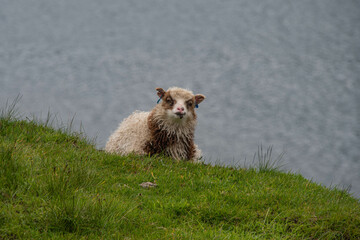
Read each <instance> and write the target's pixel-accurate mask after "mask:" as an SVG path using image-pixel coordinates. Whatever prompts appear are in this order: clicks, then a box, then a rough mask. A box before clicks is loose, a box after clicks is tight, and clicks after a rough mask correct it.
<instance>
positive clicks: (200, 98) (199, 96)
mask: <svg viewBox="0 0 360 240" xmlns="http://www.w3.org/2000/svg"><path fill="white" fill-rule="evenodd" d="M204 99H205V96H204V95H202V94H196V95H195V104H196V105H198V104H199V103H201V102H202V101H204Z"/></svg>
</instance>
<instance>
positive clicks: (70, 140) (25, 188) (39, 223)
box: [0, 106, 360, 239]
mask: <svg viewBox="0 0 360 240" xmlns="http://www.w3.org/2000/svg"><path fill="white" fill-rule="evenodd" d="M9 109H12V110H13V107H11V106H10V108H9ZM9 109H8V110H9ZM8 110H7V111H6V110H3V112H2V116H1V119H0V239H360V203H359V201H358V200H356V199H355V198H353V197H351V196H350V195H349V194H348V193H347V191H344V190H338V189H335V188H334V189H327V188H325V187H323V186H320V185H318V184H316V183H314V182H312V181H310V180H307V179H305V178H303V177H302V176H300V175H296V174H291V173H283V172H280V171H278V170H277V169H276V167H275V166H274V165H273V164H272V163H269V162H270V161H271V150H270V152H269V150H268V151H267V152H266V153H264V152H263V151H262V149H259V152H258V159H259V166H258V168H249V169H243V168H231V167H222V166H211V165H206V164H193V163H190V162H183V161H174V160H172V159H169V158H165V157H162V156H158V157H143V156H126V157H121V156H116V155H112V154H107V153H105V152H103V151H99V150H97V149H96V148H95V147H94V145H93V144H91V142H89V141H88V140H86V139H85V138H84V137H82V136H81V134H77V133H71V132H69V131H65V130H66V128H63V130H55V129H54V128H51V127H48V126H46V125H48V124H40V123H39V122H38V121H29V120H27V121H24V120H19V119H17V118H16V117H14V112H12V113H10V114H8V113H9V111H8ZM46 122H49V121H48V120H47V121H46ZM147 181H151V182H155V183H156V184H157V187H154V188H149V189H145V188H142V187H141V186H139V184H141V183H142V182H147Z"/></svg>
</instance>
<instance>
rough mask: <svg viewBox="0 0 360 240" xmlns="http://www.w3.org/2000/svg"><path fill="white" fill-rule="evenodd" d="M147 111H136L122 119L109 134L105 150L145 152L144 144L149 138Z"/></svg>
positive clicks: (113, 151) (119, 152) (120, 152)
mask: <svg viewBox="0 0 360 240" xmlns="http://www.w3.org/2000/svg"><path fill="white" fill-rule="evenodd" d="M148 116H149V112H140V111H136V112H134V113H133V114H131V115H130V116H129V117H127V118H126V119H124V120H123V121H122V122H121V123H120V125H119V127H118V129H117V130H116V131H115V132H114V133H113V134H112V135H111V136H110V138H109V141H108V142H107V143H106V146H105V151H107V152H112V153H118V154H123V155H124V154H129V153H135V154H145V152H144V150H143V149H144V146H145V143H146V142H147V141H148V140H149V138H150V132H149V128H148V125H147V118H148Z"/></svg>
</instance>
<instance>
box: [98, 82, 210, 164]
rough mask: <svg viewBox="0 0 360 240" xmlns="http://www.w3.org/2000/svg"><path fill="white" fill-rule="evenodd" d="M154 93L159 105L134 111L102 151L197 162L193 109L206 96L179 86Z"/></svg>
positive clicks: (199, 156) (197, 153)
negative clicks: (141, 110)
mask: <svg viewBox="0 0 360 240" xmlns="http://www.w3.org/2000/svg"><path fill="white" fill-rule="evenodd" d="M156 91H157V95H158V96H159V97H160V99H159V101H160V100H162V102H161V103H160V104H157V105H156V106H155V107H154V108H153V109H152V110H151V111H150V112H140V111H135V112H134V113H132V114H131V115H130V116H129V117H127V118H126V119H124V120H123V121H122V122H121V123H120V125H119V127H118V129H117V130H116V131H115V132H114V133H113V134H112V135H111V136H110V137H109V140H108V142H107V143H106V146H105V151H106V152H109V153H117V154H120V155H127V154H130V153H134V154H138V155H150V156H152V155H154V154H164V155H166V156H169V157H172V158H174V159H177V160H192V161H198V160H199V159H200V158H201V157H202V156H201V150H200V149H199V148H198V146H197V145H196V144H194V133H195V125H196V122H197V121H196V118H197V116H196V113H195V108H197V107H198V104H200V103H201V102H202V101H203V100H204V99H205V96H204V95H202V94H196V95H194V94H193V93H192V91H190V90H186V89H183V88H178V87H172V88H169V89H168V90H167V91H165V90H164V89H162V88H156ZM159 101H158V103H159Z"/></svg>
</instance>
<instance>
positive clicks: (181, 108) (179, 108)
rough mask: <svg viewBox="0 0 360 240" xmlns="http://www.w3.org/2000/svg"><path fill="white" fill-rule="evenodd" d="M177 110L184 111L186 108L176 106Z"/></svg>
mask: <svg viewBox="0 0 360 240" xmlns="http://www.w3.org/2000/svg"><path fill="white" fill-rule="evenodd" d="M176 110H178V111H179V112H183V111H184V110H185V108H184V107H178V108H176Z"/></svg>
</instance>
